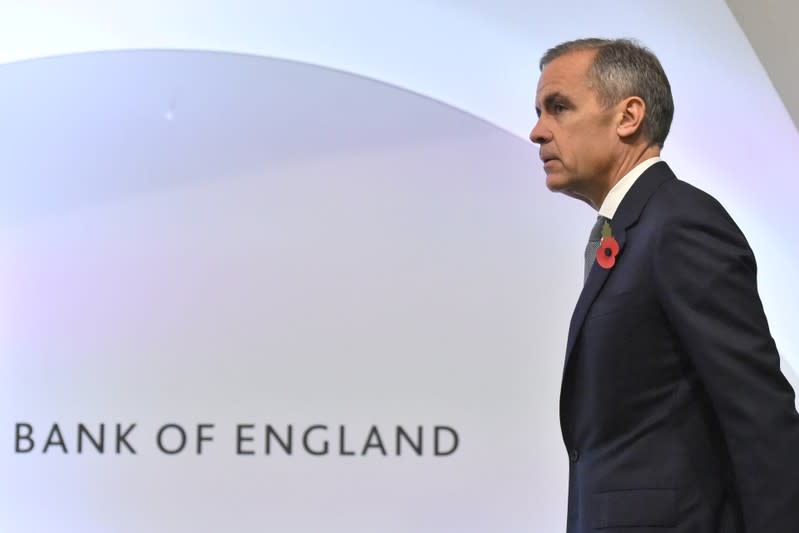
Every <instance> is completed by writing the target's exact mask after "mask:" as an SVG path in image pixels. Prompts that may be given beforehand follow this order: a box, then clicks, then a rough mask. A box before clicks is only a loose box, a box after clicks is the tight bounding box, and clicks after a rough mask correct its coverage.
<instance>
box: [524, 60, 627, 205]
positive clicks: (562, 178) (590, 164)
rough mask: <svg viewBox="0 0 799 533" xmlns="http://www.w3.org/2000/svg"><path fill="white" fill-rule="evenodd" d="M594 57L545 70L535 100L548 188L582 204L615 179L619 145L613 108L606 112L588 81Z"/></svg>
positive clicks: (535, 137) (535, 134)
mask: <svg viewBox="0 0 799 533" xmlns="http://www.w3.org/2000/svg"><path fill="white" fill-rule="evenodd" d="M595 54H596V51H594V50H585V51H579V52H570V53H567V54H565V55H562V56H560V57H558V58H556V59H554V60H552V61H551V62H550V63H548V64H547V65H546V66H545V67H544V70H543V71H542V72H541V78H540V79H539V81H538V90H537V93H536V99H535V107H536V113H537V114H538V117H539V118H538V122H537V123H536V125H535V127H534V128H533V130H532V131H531V132H530V140H531V141H533V142H534V143H536V144H538V145H539V146H540V157H541V160H542V161H543V162H544V172H545V173H546V176H547V179H546V184H547V187H548V188H549V189H550V190H551V191H555V192H563V193H565V194H568V195H569V196H575V197H578V198H582V199H585V198H586V195H585V193H586V192H588V191H592V190H594V189H596V188H598V187H599V186H601V184H602V183H603V182H605V181H607V179H608V176H610V175H611V174H612V172H613V167H614V160H615V157H614V149H616V148H617V147H618V142H619V137H618V135H617V132H616V127H615V122H614V116H615V112H614V108H613V107H611V108H609V109H603V107H602V105H601V104H600V103H599V101H598V99H597V95H596V91H595V90H594V89H593V87H592V86H591V81H590V79H589V77H588V70H589V68H590V66H591V63H592V61H593V58H594V55H595ZM595 207H597V208H598V207H599V206H595Z"/></svg>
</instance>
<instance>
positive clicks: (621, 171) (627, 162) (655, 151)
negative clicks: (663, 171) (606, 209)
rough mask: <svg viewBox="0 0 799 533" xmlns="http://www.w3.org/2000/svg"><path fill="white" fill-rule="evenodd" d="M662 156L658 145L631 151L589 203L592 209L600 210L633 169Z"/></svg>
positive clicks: (623, 157)
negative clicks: (606, 199)
mask: <svg viewBox="0 0 799 533" xmlns="http://www.w3.org/2000/svg"><path fill="white" fill-rule="evenodd" d="M659 156H660V147H659V146H658V145H656V144H653V145H649V146H646V147H643V148H642V149H639V150H629V151H627V153H626V154H624V155H623V156H622V157H620V158H619V160H618V163H617V164H616V166H615V168H614V169H612V170H611V173H610V176H611V179H610V180H609V181H607V182H606V183H605V186H604V187H603V189H602V190H601V191H598V193H599V194H597V195H596V197H594V198H592V199H591V201H590V202H589V203H590V204H591V205H592V207H593V208H594V209H596V210H599V207H600V206H601V205H602V202H604V201H605V197H606V196H607V195H608V193H609V192H610V190H611V189H612V188H613V187H614V186H615V185H616V184H617V183H618V182H619V181H621V179H622V178H623V177H624V176H626V175H627V173H629V172H630V171H631V170H632V169H634V168H635V167H637V166H638V165H640V164H641V163H643V162H644V161H646V160H647V159H651V158H653V157H659Z"/></svg>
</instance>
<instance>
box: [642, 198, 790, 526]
mask: <svg viewBox="0 0 799 533" xmlns="http://www.w3.org/2000/svg"><path fill="white" fill-rule="evenodd" d="M697 203H698V204H699V205H694V206H692V208H690V209H688V208H685V209H679V213H677V214H673V216H672V218H671V220H670V222H669V223H668V224H666V225H665V226H664V227H663V228H662V230H661V232H660V235H659V237H658V239H657V241H656V242H655V247H654V248H655V252H654V254H653V261H654V264H653V271H654V274H655V280H656V285H657V291H658V297H659V299H660V302H661V305H662V307H663V310H664V312H665V314H666V316H667V318H668V320H669V323H670V325H671V327H672V328H673V329H674V332H675V333H676V335H677V337H678V339H679V341H680V344H681V346H682V349H683V350H684V352H685V353H686V354H687V356H688V358H689V359H690V361H691V363H692V364H693V366H694V368H695V370H696V372H697V374H698V375H699V377H700V379H701V381H702V383H703V385H704V387H705V389H706V391H707V393H708V395H709V397H710V401H711V403H712V405H713V407H714V409H715V412H716V415H717V417H718V419H719V422H720V425H721V428H722V431H723V433H724V439H725V441H726V444H727V448H728V450H729V453H730V458H731V460H732V465H733V477H734V481H735V484H736V486H737V492H738V496H739V498H740V500H741V504H742V507H743V515H744V521H745V523H746V531H747V532H751V533H778V532H788V531H799V415H798V414H797V412H796V407H795V399H794V391H793V389H792V388H791V386H790V384H789V383H788V381H787V380H786V379H785V376H784V375H783V374H782V372H781V370H780V360H779V354H778V352H777V348H776V345H775V343H774V340H773V339H772V337H771V334H770V333H769V328H768V323H767V321H766V316H765V313H764V311H763V306H762V304H761V301H760V297H759V295H758V292H757V267H756V264H755V258H754V255H753V253H752V251H751V249H750V248H749V245H748V243H747V242H746V239H745V238H744V236H743V234H742V233H741V231H740V230H739V229H738V227H737V226H736V225H735V223H734V222H733V221H732V219H731V218H730V217H729V215H728V214H727V213H726V212H725V211H724V209H723V208H722V207H721V205H719V204H718V202H716V201H715V200H713V199H712V198H709V197H707V198H704V199H702V200H701V201H699V202H697Z"/></svg>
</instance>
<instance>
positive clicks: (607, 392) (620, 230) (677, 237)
mask: <svg viewBox="0 0 799 533" xmlns="http://www.w3.org/2000/svg"><path fill="white" fill-rule="evenodd" d="M610 225H611V227H612V231H613V236H614V237H615V239H616V240H617V241H618V243H619V246H620V252H619V254H618V256H617V258H616V263H615V265H614V266H613V267H612V268H611V269H607V270H606V269H603V268H601V267H600V266H599V265H598V264H596V263H594V266H593V267H592V270H591V272H590V274H589V276H588V280H587V281H586V285H585V287H584V288H583V291H582V294H581V295H580V299H579V301H578V302H577V307H576V309H575V311H574V315H573V317H572V322H571V326H570V328H569V339H568V346H567V350H566V363H565V368H564V374H563V383H562V388H561V398H560V401H561V406H560V417H561V427H562V430H563V438H564V442H565V444H566V447H567V450H568V452H569V459H570V467H569V503H568V505H569V507H568V525H567V531H568V532H569V533H584V532H588V531H596V530H602V531H604V532H605V533H676V532H679V533H797V532H799V415H798V414H797V412H796V408H795V404H794V391H793V389H792V388H791V386H790V385H789V383H788V382H787V381H786V379H785V377H784V376H783V375H782V373H781V371H780V366H779V365H780V362H779V355H778V353H777V348H776V346H775V344H774V340H773V339H772V337H771V335H770V333H769V329H768V324H767V322H766V317H765V314H764V312H763V307H762V305H761V302H760V298H759V296H758V293H757V282H756V265H755V258H754V256H753V254H752V251H751V249H750V248H749V245H748V244H747V242H746V239H745V238H744V236H743V234H742V233H741V231H740V230H739V229H738V227H737V226H736V224H735V222H733V220H732V219H731V218H730V216H729V215H728V214H727V213H726V211H725V210H724V209H723V208H722V207H721V205H720V204H719V203H718V202H717V201H716V200H715V199H713V198H712V197H710V196H709V195H708V194H706V193H704V192H702V191H700V190H698V189H696V188H694V187H692V186H690V185H688V184H687V183H685V182H682V181H680V180H678V179H677V178H676V177H675V176H674V174H673V173H672V172H671V170H670V169H669V167H668V166H667V165H666V163H663V162H659V163H656V164H655V165H653V166H652V167H650V168H649V169H648V170H647V171H646V172H644V174H642V175H641V177H640V178H638V180H637V181H636V182H635V184H634V185H633V187H632V188H631V189H630V191H629V192H628V193H627V195H626V196H625V197H624V199H623V200H622V202H621V204H620V205H619V208H618V210H617V212H616V214H615V216H614V218H613V220H612V221H611V222H610Z"/></svg>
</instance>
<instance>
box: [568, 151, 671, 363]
mask: <svg viewBox="0 0 799 533" xmlns="http://www.w3.org/2000/svg"><path fill="white" fill-rule="evenodd" d="M669 179H676V177H675V176H674V173H673V172H672V171H671V169H670V168H669V166H668V165H667V164H666V163H664V162H662V161H661V162H658V163H655V164H654V165H652V166H651V167H649V168H648V169H647V170H646V171H645V172H644V173H643V174H642V175H641V177H640V178H638V180H637V181H636V182H635V183H634V184H633V186H632V187H631V188H630V190H629V191H628V192H627V194H626V195H625V196H624V198H623V199H622V201H621V203H620V204H619V208H618V209H617V210H616V214H615V216H614V217H613V220H611V221H610V226H611V228H612V229H613V237H614V238H615V239H616V241H617V242H618V243H619V255H618V256H617V260H620V261H623V260H624V259H623V251H624V244H625V242H626V239H627V230H628V229H629V228H631V227H632V226H634V225H635V223H636V222H638V218H639V217H640V216H641V212H642V211H643V209H644V206H645V205H646V203H647V202H648V201H649V198H650V197H651V196H652V194H653V193H654V192H655V190H657V188H658V187H660V185H662V184H663V182H665V181H666V180H669ZM611 271H612V269H604V268H601V267H600V266H599V265H598V264H597V263H596V262H594V265H593V266H592V267H591V271H590V272H589V274H588V279H587V280H586V283H585V286H584V287H583V291H582V292H581V293H580V298H579V299H578V300H577V306H576V307H575V309H574V314H572V320H571V324H569V338H568V342H567V344H566V360H565V362H564V371H565V365H566V364H568V362H569V357H570V356H571V352H572V350H573V349H574V343H575V341H576V340H577V336H578V335H579V333H580V330H581V329H582V326H583V322H584V321H585V316H586V313H588V309H589V308H590V307H591V304H592V303H593V302H594V300H595V299H596V297H597V295H598V294H599V291H600V290H601V289H602V286H603V285H604V284H605V281H606V280H607V278H608V276H609V275H610V273H611Z"/></svg>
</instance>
